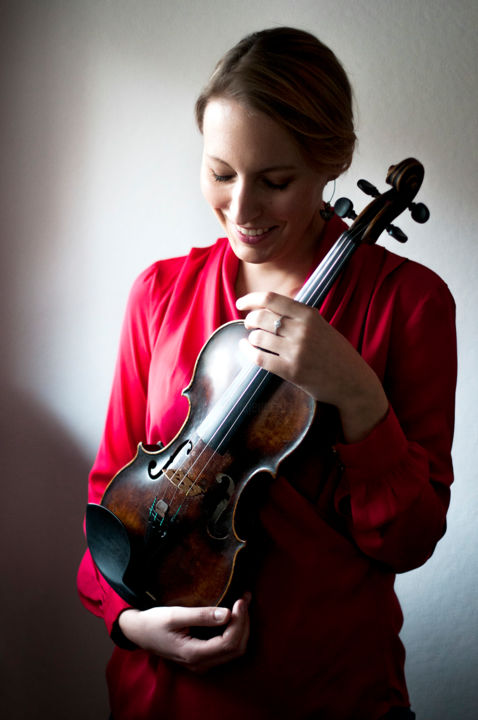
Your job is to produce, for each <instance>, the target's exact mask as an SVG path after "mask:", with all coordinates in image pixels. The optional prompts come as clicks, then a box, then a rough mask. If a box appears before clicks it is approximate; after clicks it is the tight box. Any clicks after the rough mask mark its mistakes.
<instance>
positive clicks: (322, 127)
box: [195, 27, 356, 179]
mask: <svg viewBox="0 0 478 720" xmlns="http://www.w3.org/2000/svg"><path fill="white" fill-rule="evenodd" d="M218 97H228V98H231V99H233V100H237V101H238V102H240V103H241V104H243V105H245V106H247V107H250V108H251V109H254V110H258V111H260V112H263V113H265V114H266V115H268V116H269V117H271V118H272V119H273V120H275V122H277V123H278V124H279V125H281V126H282V127H284V128H285V129H286V130H287V131H288V132H289V133H290V134H291V135H292V137H293V138H294V139H295V141H296V142H297V143H298V145H299V146H300V148H301V150H302V151H303V152H304V154H305V156H306V157H307V159H308V160H309V161H310V162H311V163H312V164H313V165H314V166H317V167H320V168H321V169H322V170H324V171H325V172H327V173H328V174H329V176H330V179H332V178H335V177H337V176H338V175H340V174H341V173H342V172H344V171H345V170H346V169H347V168H348V167H349V166H350V163H351V162H352V155H353V151H354V147H355V141H356V136H355V132H354V121H353V108H352V89H351V86H350V83H349V80H348V77H347V75H346V73H345V70H344V69H343V67H342V65H341V63H340V62H339V60H338V59H337V57H336V56H335V55H334V53H333V52H332V50H330V49H329V48H328V47H327V46H326V45H324V44H323V43H321V42H320V40H318V39H317V38H316V37H315V36H314V35H311V34H310V33H308V32H305V31H303V30H296V29H294V28H288V27H281V28H272V29H269V30H263V31H261V32H256V33H252V34H251V35H248V36H247V37H245V38H243V39H242V40H241V41H240V42H239V43H237V45H235V46H234V47H233V48H231V50H229V52H227V53H226V54H225V55H224V57H223V58H222V59H221V60H220V61H219V62H218V64H217V65H216V68H215V70H214V72H213V74H212V76H211V78H210V79H209V82H208V84H207V85H206V87H205V88H204V90H203V91H202V93H201V94H200V96H199V97H198V99H197V101H196V108H195V110H196V121H197V124H198V127H199V130H200V131H201V132H202V127H203V120H204V112H205V109H206V106H207V104H208V102H209V101H210V100H212V99H213V98H218Z"/></svg>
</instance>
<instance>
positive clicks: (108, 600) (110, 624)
mask: <svg viewBox="0 0 478 720" xmlns="http://www.w3.org/2000/svg"><path fill="white" fill-rule="evenodd" d="M103 607H104V615H103V618H104V621H105V624H106V627H107V630H108V633H109V635H110V636H111V637H112V639H113V640H114V641H115V642H117V638H116V635H117V634H118V629H119V628H118V625H117V620H118V618H119V616H120V615H121V613H122V612H123V610H128V609H129V608H131V605H130V604H129V603H127V602H126V600H123V598H121V597H120V596H119V595H118V594H117V593H116V592H115V591H114V590H113V589H112V588H108V590H107V591H106V593H105V599H104V603H103ZM117 644H121V643H118V642H117Z"/></svg>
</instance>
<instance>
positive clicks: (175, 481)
mask: <svg viewBox="0 0 478 720" xmlns="http://www.w3.org/2000/svg"><path fill="white" fill-rule="evenodd" d="M163 475H165V476H166V477H167V479H168V480H169V482H170V483H172V485H174V486H175V487H177V488H178V490H181V491H182V492H184V493H185V494H186V495H190V496H191V497H194V496H196V495H202V494H204V489H203V488H202V486H201V485H200V484H199V482H198V481H197V480H194V479H193V478H191V477H190V476H189V475H188V474H187V472H184V470H174V469H173V468H167V469H166V470H163Z"/></svg>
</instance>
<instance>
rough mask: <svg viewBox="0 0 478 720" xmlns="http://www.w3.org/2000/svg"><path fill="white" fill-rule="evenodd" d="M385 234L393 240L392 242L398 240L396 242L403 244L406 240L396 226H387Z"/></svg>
mask: <svg viewBox="0 0 478 720" xmlns="http://www.w3.org/2000/svg"><path fill="white" fill-rule="evenodd" d="M387 232H388V234H389V235H391V236H392V237H393V238H394V240H398V242H401V243H405V242H407V240H408V238H407V236H406V235H405V233H404V232H402V230H400V228H399V227H397V226H396V225H389V226H388V228H387Z"/></svg>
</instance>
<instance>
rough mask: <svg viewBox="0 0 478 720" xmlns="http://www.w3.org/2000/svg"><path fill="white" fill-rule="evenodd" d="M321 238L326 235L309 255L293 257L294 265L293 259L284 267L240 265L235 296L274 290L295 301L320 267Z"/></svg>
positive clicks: (317, 242)
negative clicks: (301, 289) (304, 285)
mask: <svg viewBox="0 0 478 720" xmlns="http://www.w3.org/2000/svg"><path fill="white" fill-rule="evenodd" d="M322 230H323V229H322ZM322 236H323V231H322V232H320V234H319V237H318V239H317V240H316V241H315V242H314V243H313V244H312V245H311V246H310V248H308V249H307V251H306V252H301V253H300V254H297V255H296V256H295V257H294V263H293V265H291V263H290V259H287V262H284V263H280V262H276V261H274V262H263V263H248V262H244V261H240V262H239V269H238V272H237V277H236V285H235V288H236V296H237V297H242V296H243V295H247V293H250V292H256V291H261V292H263V291H266V292H267V291H269V290H272V291H273V292H276V293H279V294H280V295H287V296H288V297H292V298H293V297H295V296H296V295H297V293H298V292H299V290H300V288H301V287H302V286H303V284H304V282H305V280H306V279H307V277H308V276H309V275H310V273H311V271H312V270H314V269H315V266H316V264H317V263H318V249H319V246H320V242H321V238H322Z"/></svg>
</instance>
